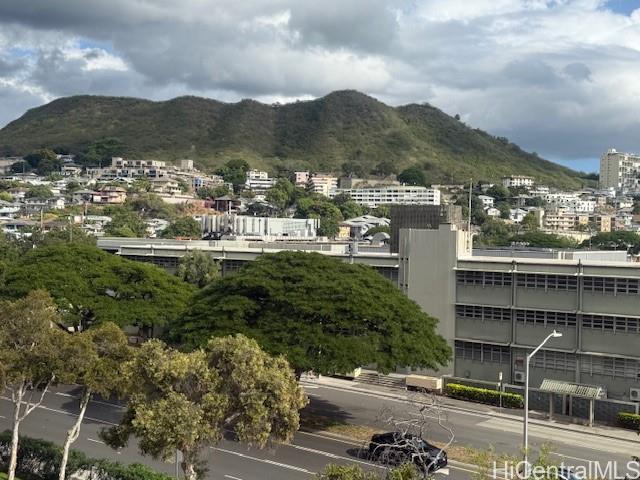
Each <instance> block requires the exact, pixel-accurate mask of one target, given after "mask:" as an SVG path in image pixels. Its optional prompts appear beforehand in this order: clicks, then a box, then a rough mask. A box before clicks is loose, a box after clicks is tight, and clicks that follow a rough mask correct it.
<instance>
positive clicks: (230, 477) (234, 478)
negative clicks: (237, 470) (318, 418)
mask: <svg viewBox="0 0 640 480" xmlns="http://www.w3.org/2000/svg"><path fill="white" fill-rule="evenodd" d="M224 478H229V479H230V480H242V479H241V478H240V477H234V476H233V475H227V474H225V475H224Z"/></svg>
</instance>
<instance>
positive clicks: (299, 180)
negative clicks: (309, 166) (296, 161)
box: [293, 171, 309, 187]
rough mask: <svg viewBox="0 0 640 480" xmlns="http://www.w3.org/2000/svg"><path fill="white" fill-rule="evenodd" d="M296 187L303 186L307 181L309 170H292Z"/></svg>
mask: <svg viewBox="0 0 640 480" xmlns="http://www.w3.org/2000/svg"><path fill="white" fill-rule="evenodd" d="M293 174H294V183H295V185H296V187H305V186H306V185H307V183H309V172H307V171H305V172H293Z"/></svg>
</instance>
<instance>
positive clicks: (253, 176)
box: [245, 170, 276, 196]
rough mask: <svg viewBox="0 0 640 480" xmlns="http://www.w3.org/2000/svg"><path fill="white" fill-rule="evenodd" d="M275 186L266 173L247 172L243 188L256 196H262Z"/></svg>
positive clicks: (274, 180)
mask: <svg viewBox="0 0 640 480" xmlns="http://www.w3.org/2000/svg"><path fill="white" fill-rule="evenodd" d="M275 184H276V179H275V178H270V177H269V174H268V173H267V172H263V171H260V170H249V171H248V172H247V174H246V181H245V186H246V187H247V188H249V189H251V191H252V192H253V193H255V194H256V196H260V195H264V194H265V193H266V191H267V190H268V189H270V188H271V187H273V186H274V185H275Z"/></svg>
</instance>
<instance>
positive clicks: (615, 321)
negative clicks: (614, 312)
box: [456, 305, 640, 333]
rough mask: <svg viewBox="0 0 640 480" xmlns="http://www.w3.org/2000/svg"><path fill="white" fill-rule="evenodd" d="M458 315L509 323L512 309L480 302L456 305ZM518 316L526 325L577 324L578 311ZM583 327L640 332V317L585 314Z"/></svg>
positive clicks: (520, 312)
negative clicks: (486, 305) (482, 304)
mask: <svg viewBox="0 0 640 480" xmlns="http://www.w3.org/2000/svg"><path fill="white" fill-rule="evenodd" d="M456 317H458V318H467V319H471V320H481V321H484V320H493V321H498V322H509V321H511V310H509V309H508V308H499V307H485V306H481V305H456ZM515 318H516V321H517V322H519V323H523V324H525V325H527V324H529V325H536V326H553V327H575V326H576V325H577V321H578V320H577V315H576V314H575V313H571V312H554V311H546V310H515ZM582 326H583V327H584V328H590V329H594V330H606V331H611V332H614V333H616V332H618V333H640V318H631V317H614V316H608V315H583V317H582Z"/></svg>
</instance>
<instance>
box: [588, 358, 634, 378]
mask: <svg viewBox="0 0 640 480" xmlns="http://www.w3.org/2000/svg"><path fill="white" fill-rule="evenodd" d="M580 373H586V374H588V375H606V376H608V377H620V378H632V379H634V380H638V379H640V361H638V360H633V359H629V358H613V357H596V356H592V355H582V358H581V359H580Z"/></svg>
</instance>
